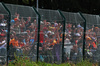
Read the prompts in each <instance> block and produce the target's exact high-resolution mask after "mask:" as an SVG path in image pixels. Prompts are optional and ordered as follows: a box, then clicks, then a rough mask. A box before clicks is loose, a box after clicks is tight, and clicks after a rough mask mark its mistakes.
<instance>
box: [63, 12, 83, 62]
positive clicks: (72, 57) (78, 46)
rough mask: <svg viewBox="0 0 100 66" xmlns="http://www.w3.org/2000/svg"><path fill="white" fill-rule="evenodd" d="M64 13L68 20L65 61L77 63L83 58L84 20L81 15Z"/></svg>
mask: <svg viewBox="0 0 100 66" xmlns="http://www.w3.org/2000/svg"><path fill="white" fill-rule="evenodd" d="M62 13H63V15H64V16H65V18H66V24H65V38H64V52H65V53H64V61H65V62H67V61H75V62H77V61H79V60H82V58H83V50H82V49H83V37H84V19H83V18H82V17H81V15H80V14H79V13H70V12H63V11H62Z"/></svg>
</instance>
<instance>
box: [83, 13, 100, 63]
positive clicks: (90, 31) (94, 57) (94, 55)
mask: <svg viewBox="0 0 100 66" xmlns="http://www.w3.org/2000/svg"><path fill="white" fill-rule="evenodd" d="M83 16H84V17H85V18H86V21H87V25H86V27H87V30H86V44H85V51H86V52H85V55H86V58H87V59H91V61H94V62H98V61H100V58H99V57H100V54H99V51H100V49H99V48H100V46H99V36H100V32H99V31H100V25H99V23H100V17H99V16H98V15H90V14H83Z"/></svg>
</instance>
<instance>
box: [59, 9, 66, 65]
mask: <svg viewBox="0 0 100 66" xmlns="http://www.w3.org/2000/svg"><path fill="white" fill-rule="evenodd" d="M58 11H59V13H60V15H61V16H62V18H63V37H62V63H63V62H64V37H65V24H66V23H65V21H66V18H65V17H64V15H63V14H62V13H61V11H60V10H58Z"/></svg>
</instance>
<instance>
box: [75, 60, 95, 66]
mask: <svg viewBox="0 0 100 66" xmlns="http://www.w3.org/2000/svg"><path fill="white" fill-rule="evenodd" d="M92 64H93V63H91V62H89V60H84V61H83V60H82V61H81V62H79V63H77V64H76V66H92Z"/></svg>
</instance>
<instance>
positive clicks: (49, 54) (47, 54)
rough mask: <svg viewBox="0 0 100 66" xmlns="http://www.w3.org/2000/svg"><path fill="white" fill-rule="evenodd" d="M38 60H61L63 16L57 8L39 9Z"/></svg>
mask: <svg viewBox="0 0 100 66" xmlns="http://www.w3.org/2000/svg"><path fill="white" fill-rule="evenodd" d="M38 12H39V14H40V15H41V21H40V44H39V60H40V61H44V62H49V63H61V61H62V38H63V36H62V34H63V18H62V16H61V15H60V13H59V11H57V10H46V9H39V10H38Z"/></svg>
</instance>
